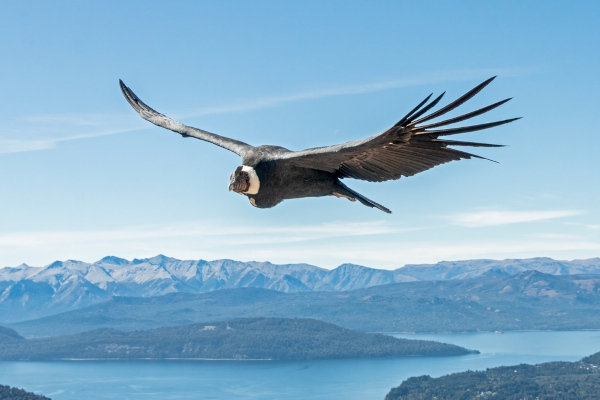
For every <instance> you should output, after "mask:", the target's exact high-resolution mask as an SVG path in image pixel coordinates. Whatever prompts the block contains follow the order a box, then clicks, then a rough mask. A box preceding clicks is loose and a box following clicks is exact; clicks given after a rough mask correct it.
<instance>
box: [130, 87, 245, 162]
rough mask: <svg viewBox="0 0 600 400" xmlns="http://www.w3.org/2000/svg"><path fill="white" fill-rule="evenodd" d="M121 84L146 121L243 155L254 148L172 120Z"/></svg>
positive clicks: (132, 104) (134, 107)
mask: <svg viewBox="0 0 600 400" xmlns="http://www.w3.org/2000/svg"><path fill="white" fill-rule="evenodd" d="M119 84H120V85H121V91H122V92H123V95H124V96H125V99H126V100H127V102H128V103H129V104H130V105H131V107H133V109H134V110H135V111H137V113H138V114H140V116H141V117H142V118H144V119H145V120H146V121H150V122H152V123H153V124H154V125H158V126H160V127H162V128H166V129H169V130H171V131H173V132H177V133H179V134H180V135H181V136H183V137H195V138H196V139H200V140H205V141H207V142H210V143H212V144H216V145H217V146H221V147H223V148H224V149H227V150H230V151H233V152H234V153H236V154H238V155H240V156H242V157H243V155H244V154H245V153H246V152H247V151H248V150H250V149H251V148H252V146H250V145H249V144H247V143H244V142H240V141H239V140H234V139H230V138H227V137H224V136H219V135H216V134H214V133H210V132H207V131H203V130H202V129H197V128H192V127H191V126H187V125H184V124H182V123H181V122H177V121H175V120H172V119H171V118H169V117H167V116H165V115H162V114H160V113H159V112H157V111H155V110H153V109H152V108H150V107H148V106H147V105H146V104H144V102H142V101H141V100H140V99H139V97H137V96H136V95H135V93H133V91H131V89H129V88H128V87H127V86H125V84H124V83H123V81H122V80H120V79H119Z"/></svg>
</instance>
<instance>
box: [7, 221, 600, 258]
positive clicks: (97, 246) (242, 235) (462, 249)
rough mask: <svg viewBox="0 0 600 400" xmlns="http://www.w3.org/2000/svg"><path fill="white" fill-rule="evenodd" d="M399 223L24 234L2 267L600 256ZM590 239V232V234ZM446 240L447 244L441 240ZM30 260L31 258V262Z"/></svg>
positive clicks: (564, 241)
mask: <svg viewBox="0 0 600 400" xmlns="http://www.w3.org/2000/svg"><path fill="white" fill-rule="evenodd" d="M436 229H437V230H434V229H432V228H422V229H421V228H413V227H406V226H403V225H398V223H394V222H391V221H387V220H384V221H372V222H361V223H350V222H345V221H340V222H331V223H325V224H299V225H294V226H279V225H276V224H274V225H270V226H256V224H250V223H249V224H247V225H239V221H238V222H237V225H233V224H227V223H226V222H224V221H214V222H207V221H202V222H190V223H180V224H163V225H143V226H133V227H123V228H115V229H107V230H83V231H50V232H21V233H13V234H8V233H7V234H3V235H0V254H1V255H2V256H1V259H0V266H8V265H11V266H15V265H18V264H20V263H22V262H26V263H28V264H30V265H37V266H42V265H46V264H48V263H50V262H52V261H54V260H66V259H78V260H82V261H90V262H91V261H95V260H98V259H100V258H102V257H104V256H107V255H116V256H119V257H124V258H128V259H133V258H142V257H151V256H154V255H156V254H159V253H162V254H165V255H168V256H172V257H177V258H180V259H199V258H202V259H208V260H214V259H221V258H231V259H236V260H242V261H250V260H254V261H271V262H275V263H281V264H285V263H309V264H314V265H318V266H321V267H325V268H334V267H336V266H338V265H340V264H342V263H344V262H351V263H355V264H362V265H366V266H370V267H375V268H387V269H395V268H399V267H402V266H403V265H405V264H414V263H435V262H438V261H443V260H460V259H473V258H493V259H504V258H528V257H539V256H546V257H553V258H558V259H572V258H588V257H589V258H591V257H597V256H598V254H600V241H598V240H597V237H596V236H597V235H596V232H592V231H588V232H589V234H587V235H586V234H581V235H580V236H572V237H570V236H566V235H544V234H538V235H536V234H533V235H532V234H523V235H519V234H518V232H517V233H516V235H511V236H510V237H504V238H500V237H498V236H497V235H492V236H491V237H481V238H475V239H469V240H465V239H464V238H461V237H458V236H456V237H455V236H453V235H451V234H450V235H449V234H448V232H452V229H450V230H449V231H443V230H442V231H439V230H440V229H443V227H438V228H436ZM584 233H585V231H584ZM441 238H443V239H441ZM24 255H26V256H25V257H26V258H24Z"/></svg>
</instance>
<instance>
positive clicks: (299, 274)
mask: <svg viewBox="0 0 600 400" xmlns="http://www.w3.org/2000/svg"><path fill="white" fill-rule="evenodd" d="M529 270H536V271H540V272H544V273H548V274H552V275H572V274H581V273H586V274H598V273H600V258H594V259H589V260H574V261H556V260H552V259H548V258H534V259H528V260H501V261H495V260H468V261H456V262H440V263H438V264H433V265H407V266H405V267H403V268H398V269H395V270H378V269H373V268H367V267H364V266H359V265H354V264H343V265H340V266H339V267H337V268H335V269H333V270H326V269H323V268H319V267H316V266H313V265H308V264H286V265H277V264H272V263H269V262H254V261H251V262H240V261H233V260H215V261H205V260H178V259H175V258H170V257H165V256H163V255H159V256H156V257H152V258H146V259H134V260H132V261H128V260H125V259H122V258H118V257H105V258H103V259H101V260H99V261H97V262H95V263H85V262H82V261H74V260H68V261H56V262H54V263H52V264H50V265H48V266H46V267H30V266H28V265H25V264H23V265H20V266H18V267H14V268H10V267H6V268H2V269H0V322H16V321H23V320H28V319H33V318H40V317H44V316H48V315H53V314H57V313H60V312H65V311H70V310H76V309H80V308H83V307H87V306H89V305H92V304H97V303H99V302H101V301H103V300H106V299H109V298H111V297H113V296H128V297H152V296H160V295H165V294H169V293H206V292H211V291H214V290H218V289H230V288H240V287H255V288H263V289H271V290H276V291H280V292H284V293H300V292H311V291H347V290H354V289H362V288H368V287H373V286H379V285H385V284H390V283H398V282H412V281H435V280H455V279H467V278H475V277H481V276H493V275H505V276H511V275H516V274H518V273H520V272H523V271H529Z"/></svg>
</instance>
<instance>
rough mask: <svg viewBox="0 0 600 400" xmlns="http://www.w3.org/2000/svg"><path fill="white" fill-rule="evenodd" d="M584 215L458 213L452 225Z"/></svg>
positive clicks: (558, 212)
mask: <svg viewBox="0 0 600 400" xmlns="http://www.w3.org/2000/svg"><path fill="white" fill-rule="evenodd" d="M579 214H582V212H581V211H577V210H549V211H536V210H531V211H494V210H487V211H475V212H467V213H458V214H454V215H452V216H450V217H449V218H448V219H449V221H450V222H451V223H453V224H455V225H460V226H466V227H473V228H478V227H484V226H495V225H506V224H517V223H524V222H533V221H542V220H548V219H555V218H564V217H570V216H573V215H579Z"/></svg>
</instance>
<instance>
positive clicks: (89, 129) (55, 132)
mask: <svg viewBox="0 0 600 400" xmlns="http://www.w3.org/2000/svg"><path fill="white" fill-rule="evenodd" d="M147 127H148V126H147V124H145V123H144V122H143V121H141V120H139V119H138V120H135V119H131V118H130V115H125V114H122V115H107V114H81V115H37V116H30V117H26V118H21V119H19V120H17V121H15V122H13V123H12V124H11V126H7V127H5V128H4V129H3V130H2V133H0V154H1V153H4V154H6V153H19V152H24V151H36V150H46V149H51V148H53V147H56V145H57V144H58V143H61V142H66V141H70V140H78V139H87V138H93V137H99V136H107V135H115V134H118V133H124V132H133V131H136V130H142V129H146V128H147Z"/></svg>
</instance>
